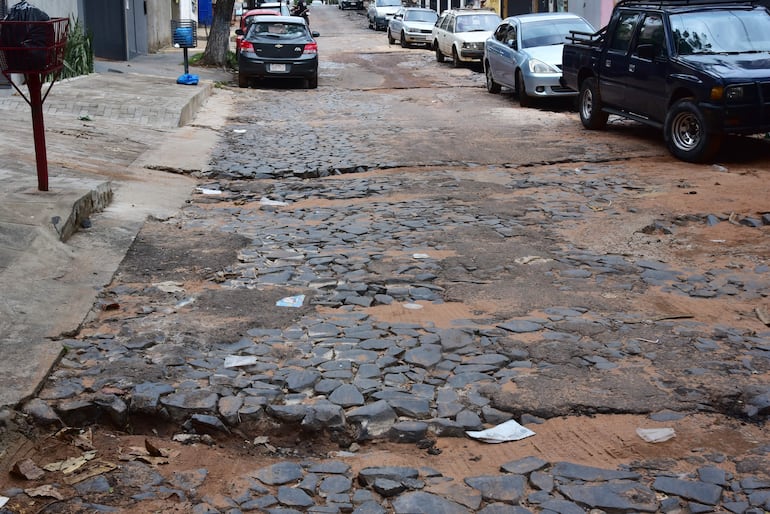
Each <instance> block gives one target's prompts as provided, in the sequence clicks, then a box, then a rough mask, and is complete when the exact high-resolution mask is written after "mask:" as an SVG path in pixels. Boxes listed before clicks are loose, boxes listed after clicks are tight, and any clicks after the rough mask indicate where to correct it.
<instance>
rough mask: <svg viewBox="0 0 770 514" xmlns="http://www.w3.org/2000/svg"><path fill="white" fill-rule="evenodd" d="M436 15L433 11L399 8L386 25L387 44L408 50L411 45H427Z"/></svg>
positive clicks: (418, 8) (417, 8)
mask: <svg viewBox="0 0 770 514" xmlns="http://www.w3.org/2000/svg"><path fill="white" fill-rule="evenodd" d="M437 19H438V14H437V13H436V11H434V10H433V9H424V8H420V7H401V8H400V9H399V10H398V11H396V14H394V15H393V18H391V20H390V22H389V23H388V43H390V44H391V45H392V44H393V43H395V42H396V37H398V40H399V42H400V43H401V46H402V47H404V48H408V47H409V46H411V45H413V44H421V45H429V44H430V42H431V35H432V34H433V25H435V24H436V20H437Z"/></svg>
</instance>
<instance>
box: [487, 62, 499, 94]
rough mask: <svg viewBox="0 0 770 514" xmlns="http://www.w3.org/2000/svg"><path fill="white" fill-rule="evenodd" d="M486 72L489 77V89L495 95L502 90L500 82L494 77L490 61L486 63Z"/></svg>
mask: <svg viewBox="0 0 770 514" xmlns="http://www.w3.org/2000/svg"><path fill="white" fill-rule="evenodd" d="M484 74H485V75H486V77H487V91H489V92H490V93H492V94H493V95H496V94H497V93H499V92H500V84H498V83H497V82H495V79H493V78H492V70H490V69H489V63H486V64H485V66H484Z"/></svg>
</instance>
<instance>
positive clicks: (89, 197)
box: [59, 182, 113, 243]
mask: <svg viewBox="0 0 770 514" xmlns="http://www.w3.org/2000/svg"><path fill="white" fill-rule="evenodd" d="M112 197H113V191H112V182H103V183H101V184H99V185H98V186H96V188H94V189H92V190H91V191H89V192H87V193H86V194H84V195H83V196H81V197H80V198H79V199H78V200H76V201H75V202H74V204H73V205H72V210H71V211H70V215H69V217H68V218H67V219H66V220H65V222H64V224H63V225H62V229H61V231H60V232H59V240H60V241H61V242H62V243H64V242H66V241H67V240H68V239H69V238H70V237H72V234H74V233H75V232H77V231H78V229H79V228H80V227H81V226H82V225H83V222H85V221H86V220H87V219H88V218H90V217H91V214H93V213H95V212H99V211H103V210H104V208H105V207H107V206H108V205H109V204H110V202H111V201H112Z"/></svg>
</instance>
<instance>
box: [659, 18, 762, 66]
mask: <svg viewBox="0 0 770 514" xmlns="http://www.w3.org/2000/svg"><path fill="white" fill-rule="evenodd" d="M671 31H672V33H673V34H674V44H675V45H676V46H675V48H676V52H677V53H678V54H679V55H693V54H708V53H741V52H768V51H770V14H768V13H767V11H765V10H764V9H754V10H748V9H747V10H738V9H733V10H723V9H719V10H713V11H705V12H690V13H683V14H675V15H671Z"/></svg>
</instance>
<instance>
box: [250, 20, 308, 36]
mask: <svg viewBox="0 0 770 514" xmlns="http://www.w3.org/2000/svg"><path fill="white" fill-rule="evenodd" d="M306 32H307V29H306V28H305V25H300V24H299V23H276V22H264V21H263V22H259V23H253V24H252V25H251V28H249V36H250V37H254V36H269V37H276V38H294V37H297V36H301V35H304V34H305V33H306Z"/></svg>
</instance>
